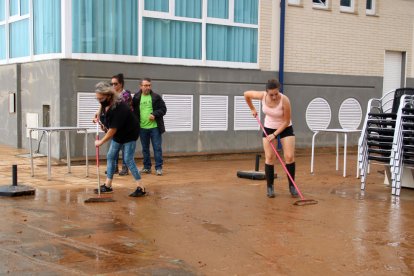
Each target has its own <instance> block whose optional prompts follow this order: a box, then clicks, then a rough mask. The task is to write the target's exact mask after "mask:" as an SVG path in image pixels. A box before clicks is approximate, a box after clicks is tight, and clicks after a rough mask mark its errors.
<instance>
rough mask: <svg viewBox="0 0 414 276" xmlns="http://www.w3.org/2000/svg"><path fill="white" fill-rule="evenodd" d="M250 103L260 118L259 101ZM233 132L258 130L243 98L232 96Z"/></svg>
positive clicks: (257, 125)
mask: <svg viewBox="0 0 414 276" xmlns="http://www.w3.org/2000/svg"><path fill="white" fill-rule="evenodd" d="M252 103H253V106H254V107H255V108H256V111H257V114H258V115H259V116H260V114H261V113H260V107H261V105H260V101H259V100H253V101H252ZM234 130H259V124H258V123H257V121H256V119H255V118H254V117H253V116H252V112H251V111H250V108H249V106H248V105H247V104H246V100H245V99H244V96H234Z"/></svg>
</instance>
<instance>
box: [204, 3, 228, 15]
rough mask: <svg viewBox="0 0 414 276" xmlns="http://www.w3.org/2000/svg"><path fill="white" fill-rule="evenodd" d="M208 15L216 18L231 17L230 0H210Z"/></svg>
mask: <svg viewBox="0 0 414 276" xmlns="http://www.w3.org/2000/svg"><path fill="white" fill-rule="evenodd" d="M207 16H208V17H214V18H223V19H227V18H229V0H208V1H207Z"/></svg>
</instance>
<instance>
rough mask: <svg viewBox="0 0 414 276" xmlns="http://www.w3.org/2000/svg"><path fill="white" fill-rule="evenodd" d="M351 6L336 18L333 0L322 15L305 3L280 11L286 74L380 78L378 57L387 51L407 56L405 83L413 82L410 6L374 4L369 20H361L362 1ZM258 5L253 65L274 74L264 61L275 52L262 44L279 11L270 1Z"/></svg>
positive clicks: (413, 14)
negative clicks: (283, 14)
mask: <svg viewBox="0 0 414 276" xmlns="http://www.w3.org/2000/svg"><path fill="white" fill-rule="evenodd" d="M355 1H356V4H355V5H356V9H355V12H354V13H345V12H341V11H340V6H339V1H337V0H330V1H329V2H330V3H331V6H330V7H329V9H328V10H321V9H315V8H313V7H312V1H311V0H301V4H300V5H299V6H292V5H288V6H287V7H286V34H285V71H286V72H300V73H322V74H339V75H356V76H383V70H384V52H385V50H393V51H405V52H407V77H414V72H413V71H414V69H413V68H414V65H413V54H414V47H413V43H414V42H413V41H414V38H413V35H414V30H413V24H414V1H406V0H392V1H389V0H377V1H376V2H377V5H376V15H373V16H370V15H366V14H365V3H366V2H365V0H355ZM286 2H288V0H286ZM260 5H261V6H260V10H261V14H260V28H261V29H260V35H259V43H260V52H259V64H260V68H261V69H262V70H274V68H272V64H271V62H270V58H269V57H270V56H271V52H272V51H275V50H277V49H272V47H271V42H270V41H269V40H268V39H266V38H268V37H269V35H270V34H272V30H273V33H274V29H275V26H272V20H271V18H273V19H274V17H279V10H278V7H277V5H276V7H277V8H275V6H273V9H272V1H268V0H262V1H261V2H260ZM273 24H274V22H273ZM276 27H277V28H278V26H276ZM277 31H278V30H277ZM273 54H274V53H273Z"/></svg>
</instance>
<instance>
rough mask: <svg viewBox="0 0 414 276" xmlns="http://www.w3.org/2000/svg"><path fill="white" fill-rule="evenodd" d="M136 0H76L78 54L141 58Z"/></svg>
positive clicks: (74, 37) (75, 46) (74, 17)
mask: <svg viewBox="0 0 414 276" xmlns="http://www.w3.org/2000/svg"><path fill="white" fill-rule="evenodd" d="M137 4H138V1H136V0H122V1H118V0H104V1H93V0H73V1H72V51H73V52H74V53H99V54H120V55H137V54H138V30H137V28H138V16H137V14H138V12H137V9H138V7H137Z"/></svg>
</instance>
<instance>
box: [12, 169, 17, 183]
mask: <svg viewBox="0 0 414 276" xmlns="http://www.w3.org/2000/svg"><path fill="white" fill-rule="evenodd" d="M12 177H13V178H12V179H13V180H12V181H13V186H17V165H12Z"/></svg>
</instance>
